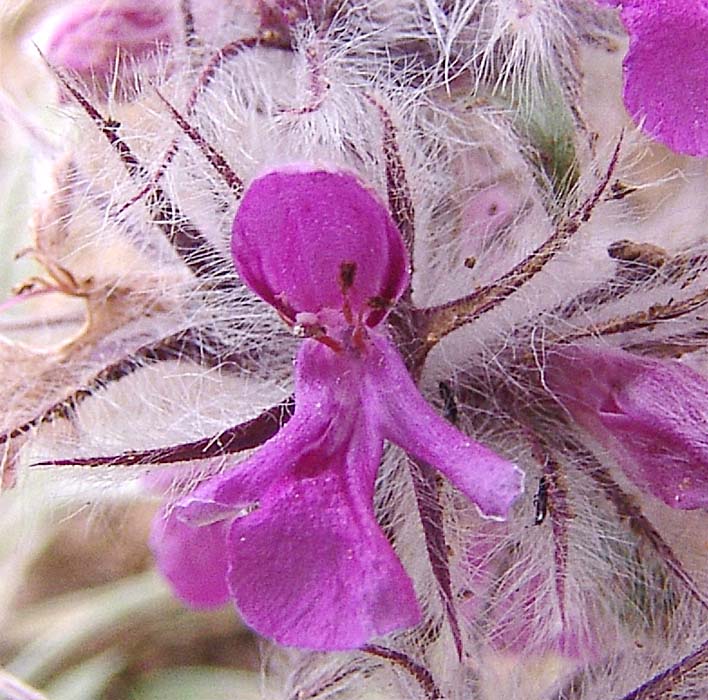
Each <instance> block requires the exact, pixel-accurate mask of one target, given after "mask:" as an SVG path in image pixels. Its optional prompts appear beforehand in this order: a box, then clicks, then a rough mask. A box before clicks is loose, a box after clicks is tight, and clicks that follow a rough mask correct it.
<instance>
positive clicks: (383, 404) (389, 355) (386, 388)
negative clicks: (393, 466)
mask: <svg viewBox="0 0 708 700" xmlns="http://www.w3.org/2000/svg"><path fill="white" fill-rule="evenodd" d="M372 341H373V342H374V343H375V345H376V349H377V351H378V353H379V357H380V362H378V364H377V365H376V366H375V367H374V366H373V363H372V371H371V374H370V378H369V380H370V382H371V384H370V391H371V395H372V396H375V397H376V400H377V403H378V406H379V411H380V420H381V421H382V428H383V433H384V436H385V437H386V438H387V439H389V440H391V441H392V442H395V443H396V444H397V445H400V446H401V447H402V448H403V449H404V450H406V452H408V453H409V454H411V455H412V456H413V457H415V458H416V459H420V460H423V461H425V462H428V463H429V464H430V465H431V466H433V467H435V468H436V469H438V470H439V471H441V472H442V473H443V474H444V475H445V476H446V477H447V478H448V479H449V480H450V481H451V482H452V483H453V484H454V485H455V486H456V487H457V488H459V489H460V491H462V492H463V493H464V494H465V495H466V496H467V497H468V498H470V499H471V500H472V501H473V502H474V503H475V505H476V506H477V507H478V508H479V510H480V512H481V514H482V515H484V516H485V517H487V518H495V519H504V518H505V517H506V516H507V514H508V512H509V509H510V507H511V505H512V503H513V502H514V500H515V499H516V497H517V496H518V495H519V494H520V493H521V492H522V491H523V483H524V475H523V472H522V471H521V470H520V469H519V468H518V467H517V466H516V465H515V464H512V463H511V462H509V461H508V460H506V459H504V458H503V457H500V456H499V455H498V454H496V453H495V452H493V451H492V450H490V449H488V448H487V447H484V446H483V445H481V444H480V443H478V442H476V441H475V440H473V439H472V438H470V437H468V436H466V435H464V434H463V433H461V432H460V431H459V430H457V429H456V428H454V427H453V426H452V425H450V423H448V422H447V421H446V420H444V419H443V418H441V417H440V416H439V415H438V414H437V413H436V412H435V411H434V410H433V408H432V407H431V406H430V405H429V404H428V403H427V402H426V400H425V399H424V398H423V396H422V395H421V393H420V391H419V390H418V388H417V387H416V386H415V384H414V383H413V380H412V379H411V377H410V375H409V374H408V371H407V370H406V368H405V366H404V364H403V361H402V359H401V356H400V355H399V353H398V351H397V350H396V348H395V347H394V346H393V344H392V343H391V341H389V340H388V339H387V338H383V337H377V338H375V339H373V338H372Z"/></svg>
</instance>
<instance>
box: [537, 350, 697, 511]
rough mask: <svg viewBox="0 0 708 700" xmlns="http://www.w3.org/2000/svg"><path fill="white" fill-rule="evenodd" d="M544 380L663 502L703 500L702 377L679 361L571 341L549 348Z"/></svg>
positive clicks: (688, 505)
mask: <svg viewBox="0 0 708 700" xmlns="http://www.w3.org/2000/svg"><path fill="white" fill-rule="evenodd" d="M546 381H547V383H548V386H549V387H550V388H551V390H552V391H554V393H555V394H556V395H557V398H558V399H559V401H560V402H561V403H562V405H563V406H564V407H565V408H566V409H567V410H568V411H569V412H570V414H571V415H572V416H573V418H574V419H575V420H576V421H577V422H578V423H579V424H580V425H582V426H583V427H584V428H585V429H587V430H588V432H590V433H591V434H592V435H593V436H594V437H595V438H596V439H597V440H598V441H599V442H600V443H601V444H602V445H603V446H604V447H606V448H607V449H608V450H609V451H610V452H611V453H612V454H613V455H614V456H615V457H616V459H617V460H618V461H619V462H620V464H621V466H622V467H623V469H624V470H625V472H626V473H627V475H628V476H629V478H630V479H631V480H632V481H633V482H634V483H635V484H637V485H638V486H639V487H640V488H642V489H643V490H645V491H647V492H649V493H651V494H653V495H654V496H656V497H657V498H660V499H661V500H662V501H663V502H664V503H666V504H667V505H669V506H671V507H673V508H681V509H685V510H689V509H693V508H706V507H708V381H707V380H706V379H705V378H704V377H703V376H701V375H700V374H698V373H697V372H694V371H693V370H692V369H690V368H689V367H686V366H685V365H683V364H682V363H680V362H678V361H675V360H669V361H661V360H654V359H649V358H644V357H637V356H636V355H632V354H631V353H628V352H624V351H621V350H612V349H609V348H602V347H595V346H575V347H569V348H566V349H563V351H561V352H557V353H553V354H551V355H549V357H548V361H547V364H546Z"/></svg>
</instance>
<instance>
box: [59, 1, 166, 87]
mask: <svg viewBox="0 0 708 700" xmlns="http://www.w3.org/2000/svg"><path fill="white" fill-rule="evenodd" d="M177 19H178V17H177V13H176V12H175V8H174V7H173V5H172V3H170V2H156V0H112V1H111V2H105V0H101V1H96V0H88V1H87V2H83V3H81V4H78V5H72V6H70V7H68V8H67V9H66V10H64V11H63V12H62V14H61V15H60V17H59V20H58V22H57V25H56V27H55V28H54V30H53V32H52V34H51V36H50V38H49V43H48V46H47V49H46V55H47V59H48V60H49V62H50V63H51V64H52V65H53V66H55V67H58V68H64V69H66V70H69V71H71V72H72V73H73V74H74V75H77V76H79V77H80V78H82V80H84V81H85V82H86V83H87V84H89V85H93V87H94V93H95V94H96V96H98V97H102V98H106V97H108V94H109V92H111V91H112V87H111V86H112V83H113V80H114V77H116V72H117V77H118V79H119V80H118V81H117V86H118V88H122V87H126V86H128V85H129V84H130V83H131V82H133V81H134V78H135V76H137V75H145V74H149V73H150V70H149V68H150V67H151V66H152V67H154V68H156V67H157V61H156V59H157V57H158V54H160V53H163V54H164V53H166V49H167V48H168V47H169V46H170V45H171V44H172V43H173V42H174V41H175V39H176V38H177V36H178V34H179V31H178V28H179V25H178V22H177ZM119 94H120V95H121V96H122V93H119Z"/></svg>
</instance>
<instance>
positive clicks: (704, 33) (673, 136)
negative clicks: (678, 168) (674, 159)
mask: <svg viewBox="0 0 708 700" xmlns="http://www.w3.org/2000/svg"><path fill="white" fill-rule="evenodd" d="M598 2H600V4H603V5H612V6H613V7H618V6H619V7H621V12H622V15H621V16H622V21H623V22H624V25H625V27H626V28H627V32H628V33H629V40H630V41H629V51H628V53H627V55H626V57H625V59H624V78H625V82H624V102H625V105H626V106H627V109H628V110H629V112H630V114H631V115H632V117H633V119H634V120H635V121H638V122H639V121H641V120H644V121H643V129H644V130H645V131H646V132H647V133H648V134H650V135H651V136H653V137H654V138H656V139H657V140H659V141H661V142H662V143H664V144H666V145H667V146H668V147H669V148H671V149H673V150H674V151H677V152H679V153H688V154H689V155H693V156H706V155H708V129H707V128H706V123H708V56H707V55H706V45H708V2H706V0H689V1H685V0H680V1H677V0H625V1H624V2H622V1H621V0H598Z"/></svg>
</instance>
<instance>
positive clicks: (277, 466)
mask: <svg viewBox="0 0 708 700" xmlns="http://www.w3.org/2000/svg"><path fill="white" fill-rule="evenodd" d="M232 251H233V256H234V260H235V263H236V267H237V268H238V271H239V273H240V274H241V277H242V278H243V280H244V281H245V282H246V284H248V285H249V287H250V288H251V289H253V290H254V291H255V292H256V293H257V294H258V295H259V296H261V297H262V298H263V299H265V300H266V301H267V302H268V303H270V304H271V305H273V306H274V307H275V308H276V309H277V311H278V312H279V313H280V315H281V316H282V317H283V319H284V320H285V321H286V322H287V323H288V324H290V325H291V326H292V327H293V329H294V330H295V331H296V333H298V334H300V335H302V336H304V337H305V340H304V341H303V343H302V345H301V347H300V350H299V352H298V356H297V359H296V362H295V400H296V408H295V414H294V416H293V417H292V419H291V420H290V421H289V422H288V423H287V424H286V425H285V426H284V427H283V428H282V429H281V430H280V432H278V433H277V434H276V435H275V437H273V438H271V439H270V440H269V441H268V442H267V443H265V444H264V445H263V446H262V447H261V448H260V449H259V450H258V451H256V452H255V453H254V454H253V456H251V457H250V458H249V459H248V460H246V461H245V462H242V463H241V464H238V465H236V466H234V467H233V468H232V469H229V470H228V471H226V472H224V473H223V474H220V475H217V476H213V477H211V478H208V479H207V480H205V481H204V482H203V483H202V484H201V485H199V486H198V487H197V488H196V489H195V490H194V491H192V492H191V493H190V494H188V495H185V496H183V497H182V498H180V499H179V500H177V501H176V502H175V503H172V504H170V505H168V506H167V507H166V508H165V510H164V513H163V515H162V516H161V517H159V518H158V519H157V521H156V525H155V530H154V532H153V537H152V543H153V547H154V549H155V551H156V555H157V559H158V565H159V566H160V568H161V570H162V571H163V573H164V574H165V575H166V577H167V578H168V579H169V580H170V582H171V583H172V585H173V586H174V588H175V590H176V591H177V594H178V595H179V596H181V597H182V598H183V599H184V600H185V601H187V602H188V603H190V604H192V605H196V606H200V605H213V604H219V603H223V602H225V601H226V600H228V599H229V598H233V600H234V601H235V603H236V605H237V606H238V608H239V610H240V611H241V614H242V616H243V618H244V620H245V621H246V622H247V623H248V624H250V625H251V626H252V627H253V628H254V629H256V630H257V631H258V632H260V633H261V634H263V635H265V636H267V637H271V638H273V639H274V640H276V641H278V642H280V643H282V644H286V645H292V646H299V647H306V648H311V649H321V650H333V649H347V648H356V647H359V646H361V645H363V644H364V643H366V642H367V641H369V640H370V639H371V638H372V637H375V636H378V635H383V634H386V633H388V632H392V631H394V630H399V629H402V628H406V627H409V626H412V625H415V624H416V623H417V622H418V621H419V619H420V614H421V613H420V609H419V606H418V603H417V600H416V596H415V593H414V590H413V586H412V582H411V580H410V579H409V577H408V576H407V574H406V573H405V571H404V570H403V567H402V565H401V562H400V561H399V560H398V558H397V556H396V554H395V553H394V551H393V548H392V547H391V544H390V543H389V541H388V540H387V538H386V536H385V535H384V533H383V532H382V530H381V528H380V527H379V525H378V523H377V521H376V518H375V514H374V506H373V499H374V482H375V479H376V474H377V471H378V468H379V464H380V461H381V455H382V450H383V443H384V440H389V441H390V442H393V443H395V444H397V445H400V446H401V447H403V448H404V449H405V450H406V451H407V452H408V453H409V454H410V455H411V456H412V457H414V458H415V459H418V460H422V461H425V462H427V463H429V464H431V465H433V466H435V467H436V468H437V469H439V470H440V471H441V472H442V473H443V474H444V475H445V476H446V477H447V478H448V479H450V481H451V482H452V483H453V484H454V485H455V486H456V487H457V488H459V489H460V490H461V491H462V492H463V493H464V494H466V495H467V496H468V497H469V498H470V499H471V500H472V501H473V502H474V503H475V504H476V505H477V507H478V508H479V510H480V512H481V513H482V514H483V515H485V516H486V517H489V518H496V519H501V518H503V517H505V516H506V514H507V513H508V510H509V508H510V506H511V504H512V502H513V501H514V499H515V498H516V496H517V495H518V494H519V493H520V491H521V489H522V480H523V476H522V473H521V472H520V471H519V469H518V468H517V467H516V466H514V465H513V464H511V463H510V462H508V461H506V460H505V459H502V458H501V457H499V456H498V455H496V454H495V453H494V452H492V451H490V450H489V449H487V448H486V447H483V446H482V445H480V444H478V443H477V442H475V441H474V440H472V439H470V438H469V437H467V436H466V435H464V434H462V433H461V432H459V431H458V430H456V429H455V428H453V427H452V426H451V425H450V424H449V423H448V422H446V421H445V420H443V419H442V418H441V417H440V416H438V415H437V414H436V413H435V411H434V410H433V409H432V408H431V407H430V406H429V405H428V404H427V403H426V401H425V400H424V398H423V397H422V395H421V394H420V392H419V391H418V389H417V388H416V386H415V384H414V382H413V380H412V378H411V376H410V375H409V373H408V371H407V369H406V367H405V365H404V362H403V359H402V358H401V356H400V354H399V352H398V350H397V349H396V347H395V346H394V344H393V343H392V341H391V340H390V339H389V337H388V336H387V335H386V332H385V330H384V329H383V328H382V325H383V323H382V322H383V321H384V319H385V317H386V316H387V313H388V310H389V309H390V308H391V306H393V305H394V304H395V303H396V302H397V300H398V299H399V297H400V296H401V295H402V294H403V292H404V291H405V289H406V288H407V286H408V283H409V272H408V261H407V253H406V250H405V247H404V244H403V240H402V238H401V235H400V233H399V231H398V229H397V228H396V226H395V224H394V223H393V221H392V219H391V217H390V215H389V213H388V211H387V210H386V208H385V207H384V206H383V205H382V204H381V203H380V202H379V201H378V200H377V199H376V197H375V196H374V195H373V194H372V193H371V192H370V191H369V190H368V189H366V188H365V187H364V186H363V185H362V184H361V183H360V182H359V181H358V180H357V179H356V178H355V177H354V176H352V175H351V174H348V173H345V172H329V171H325V170H307V169H302V168H292V169H288V170H279V171H275V172H271V173H270V174H267V175H264V176H263V177H261V178H259V179H257V180H255V181H254V182H253V183H252V184H251V186H250V188H249V189H248V191H247V192H246V195H245V196H244V199H243V201H242V203H241V206H240V208H239V210H238V213H237V215H236V219H235V221H234V226H233V239H232Z"/></svg>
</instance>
